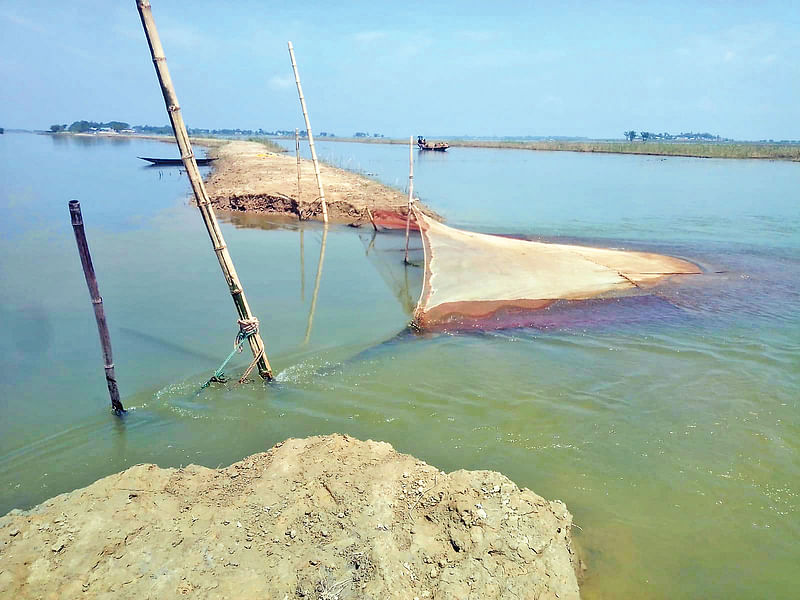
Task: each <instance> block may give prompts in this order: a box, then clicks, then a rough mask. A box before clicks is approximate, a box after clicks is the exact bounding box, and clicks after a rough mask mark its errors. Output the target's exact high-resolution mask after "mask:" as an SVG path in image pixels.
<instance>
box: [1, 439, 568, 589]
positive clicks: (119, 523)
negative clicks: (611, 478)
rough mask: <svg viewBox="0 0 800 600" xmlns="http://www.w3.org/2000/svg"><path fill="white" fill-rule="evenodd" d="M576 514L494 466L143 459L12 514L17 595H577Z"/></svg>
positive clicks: (296, 452)
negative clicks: (204, 463)
mask: <svg viewBox="0 0 800 600" xmlns="http://www.w3.org/2000/svg"><path fill="white" fill-rule="evenodd" d="M571 527H572V516H571V515H570V513H569V512H568V511H567V508H566V506H564V504H563V503H561V502H560V501H547V500H545V499H544V498H541V497H540V496H537V495H536V494H534V493H533V492H532V491H530V490H528V489H520V488H518V487H517V486H516V485H515V484H514V483H513V482H512V481H510V480H509V479H508V478H506V477H505V476H503V475H501V474H499V473H495V472H491V471H454V472H452V473H444V472H442V471H439V470H438V469H436V468H435V467H432V466H430V465H428V464H426V463H424V462H422V461H419V460H417V459H415V458H413V457H412V456H409V455H406V454H399V453H398V452H396V451H395V450H394V449H393V448H392V447H391V446H390V445H389V444H386V443H383V442H373V441H366V442H362V441H359V440H356V439H354V438H351V437H348V436H346V435H339V434H336V435H330V436H321V437H311V438H306V439H290V440H287V441H286V442H282V443H280V444H277V445H276V446H275V447H274V448H272V449H271V450H269V451H268V452H265V453H261V454H255V455H253V456H249V457H247V458H245V459H244V460H242V461H241V462H238V463H235V464H233V465H231V466H230V467H227V468H223V469H208V468H205V467H199V466H195V465H190V466H187V467H185V468H181V469H160V468H159V467H157V466H156V465H138V466H135V467H132V468H130V469H128V470H126V471H123V472H122V473H118V474H116V475H111V476H109V477H106V478H104V479H101V480H99V481H97V482H95V483H94V484H92V485H90V486H89V487H86V488H84V489H80V490H76V491H74V492H70V493H67V494H62V495H60V496H57V497H55V498H52V499H51V500H48V501H47V502H44V503H43V504H41V505H39V506H37V507H35V508H33V509H32V510H30V511H26V512H21V511H12V512H11V513H9V514H8V515H6V516H4V517H2V518H0V558H2V561H1V562H0V565H2V566H0V595H1V596H3V597H9V598H12V597H13V598H23V597H25V598H34V597H37V598H50V597H53V598H72V597H77V596H80V597H82V598H97V597H106V596H108V595H110V594H120V593H122V594H123V597H126V598H134V597H138V598H144V597H162V598H172V597H177V596H181V595H186V596H188V597H202V598H257V597H258V598H313V599H318V598H356V597H357V598H431V599H433V598H437V599H453V600H455V599H456V598H466V597H474V598H501V597H507V596H513V597H517V598H560V599H562V600H564V599H570V598H573V599H576V598H578V597H579V591H578V582H577V578H576V570H579V568H578V565H579V561H578V559H577V557H576V555H575V554H574V552H573V549H572V542H571Z"/></svg>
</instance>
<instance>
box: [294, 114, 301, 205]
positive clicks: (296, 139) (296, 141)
mask: <svg viewBox="0 0 800 600" xmlns="http://www.w3.org/2000/svg"><path fill="white" fill-rule="evenodd" d="M294 152H295V154H296V155H297V204H298V205H299V204H300V132H299V131H298V129H297V128H296V127H295V130H294Z"/></svg>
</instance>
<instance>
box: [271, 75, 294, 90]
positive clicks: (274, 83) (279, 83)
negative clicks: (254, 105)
mask: <svg viewBox="0 0 800 600" xmlns="http://www.w3.org/2000/svg"><path fill="white" fill-rule="evenodd" d="M268 84H269V87H271V88H272V89H273V90H285V89H287V88H290V87H292V85H294V81H293V80H292V79H290V78H289V77H284V76H281V75H273V76H272V77H270V78H269V82H268Z"/></svg>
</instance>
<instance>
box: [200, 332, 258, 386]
mask: <svg viewBox="0 0 800 600" xmlns="http://www.w3.org/2000/svg"><path fill="white" fill-rule="evenodd" d="M256 333H258V319H256V318H255V317H252V318H250V319H239V333H237V334H236V338H235V339H234V340H233V350H231V353H230V354H228V357H227V358H226V359H225V360H224V361H222V364H221V365H220V366H219V368H218V369H217V370H216V371H214V374H213V375H212V376H211V377H210V378H209V380H208V381H206V382H205V383H204V384H203V385H202V386H200V389H201V390H202V389H205V388H207V387H208V386H209V385H211V384H212V383H226V382H227V381H228V378H227V377H226V376H225V367H227V366H228V363H229V362H230V361H231V359H232V358H233V357H234V355H235V354H236V353H237V352H241V351H242V346H243V345H244V343H245V341H246V340H247V339H248V338H249V337H250V336H252V335H255V334H256ZM262 354H264V351H263V350H262V351H261V352H259V353H258V356H256V358H254V359H253V362H252V363H251V364H250V366H249V367H248V368H247V371H245V374H244V376H243V377H242V379H241V380H240V383H241V382H242V381H243V380H244V379H245V378H246V377H247V375H249V374H250V371H252V370H253V367H254V366H255V364H256V363H257V362H258V359H259V358H261V355H262Z"/></svg>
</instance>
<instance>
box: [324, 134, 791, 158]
mask: <svg viewBox="0 0 800 600" xmlns="http://www.w3.org/2000/svg"><path fill="white" fill-rule="evenodd" d="M325 141H331V142H360V143H367V144H405V145H407V144H408V140H403V139H389V138H326V140H325ZM446 141H447V143H448V144H450V146H451V147H454V148H455V147H462V148H511V149H519V150H541V151H551V152H598V153H606V154H645V155H654V156H687V157H695V158H755V159H767V160H791V161H800V144H774V143H772V144H771V143H757V142H714V143H700V142H657V141H654V142H627V141H618V142H616V141H608V142H606V141H576V142H568V141H560V140H539V141H519V142H515V141H510V140H496V141H488V140H487V141H483V140H446Z"/></svg>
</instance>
